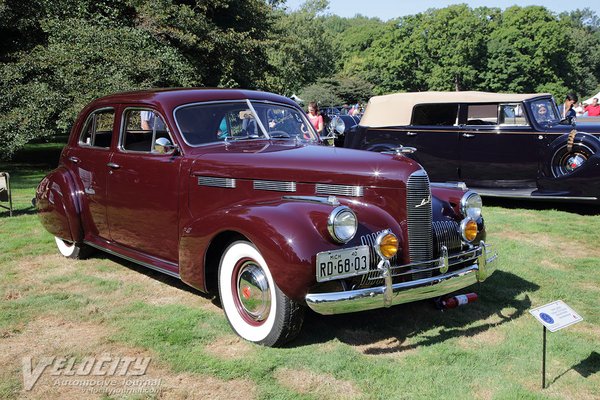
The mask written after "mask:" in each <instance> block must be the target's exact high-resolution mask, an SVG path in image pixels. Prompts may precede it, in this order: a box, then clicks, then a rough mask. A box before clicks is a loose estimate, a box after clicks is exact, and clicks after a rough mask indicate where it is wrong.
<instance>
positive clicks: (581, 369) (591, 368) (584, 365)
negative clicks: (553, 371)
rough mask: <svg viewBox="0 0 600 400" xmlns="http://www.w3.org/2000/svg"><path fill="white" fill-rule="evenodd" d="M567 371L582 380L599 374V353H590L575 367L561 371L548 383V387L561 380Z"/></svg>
mask: <svg viewBox="0 0 600 400" xmlns="http://www.w3.org/2000/svg"><path fill="white" fill-rule="evenodd" d="M569 371H575V372H577V373H578V374H579V375H581V376H582V377H584V378H587V377H589V376H591V375H594V374H596V373H598V372H600V353H598V352H596V351H592V352H591V353H590V355H589V356H588V358H586V359H585V360H582V361H580V362H579V363H578V364H576V365H573V366H572V367H571V368H569V369H567V370H565V371H563V372H562V373H561V374H560V375H558V376H557V377H556V378H554V379H553V380H552V381H551V382H550V385H552V384H553V383H555V382H556V381H557V380H559V379H560V378H562V377H563V376H564V375H566V373H567V372H569Z"/></svg>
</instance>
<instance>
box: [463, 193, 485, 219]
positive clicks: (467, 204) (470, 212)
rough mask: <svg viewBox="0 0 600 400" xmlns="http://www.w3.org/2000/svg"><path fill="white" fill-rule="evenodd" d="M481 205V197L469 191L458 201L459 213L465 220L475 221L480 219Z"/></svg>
mask: <svg viewBox="0 0 600 400" xmlns="http://www.w3.org/2000/svg"><path fill="white" fill-rule="evenodd" d="M482 205H483V203H482V201H481V196H479V195H478V194H477V193H475V192H473V191H470V190H469V191H468V192H467V193H465V194H464V195H463V197H462V199H460V212H461V213H462V215H463V216H464V217H465V218H471V219H474V220H477V219H478V218H479V217H481V207H482Z"/></svg>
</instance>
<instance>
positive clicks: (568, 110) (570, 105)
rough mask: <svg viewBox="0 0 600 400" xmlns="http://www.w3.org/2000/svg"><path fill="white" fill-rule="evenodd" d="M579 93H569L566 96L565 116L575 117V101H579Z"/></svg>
mask: <svg viewBox="0 0 600 400" xmlns="http://www.w3.org/2000/svg"><path fill="white" fill-rule="evenodd" d="M577 100H578V98H577V95H576V94H574V93H569V94H567V96H566V97H565V104H563V118H575V117H576V116H577V113H576V112H575V108H574V106H575V103H577Z"/></svg>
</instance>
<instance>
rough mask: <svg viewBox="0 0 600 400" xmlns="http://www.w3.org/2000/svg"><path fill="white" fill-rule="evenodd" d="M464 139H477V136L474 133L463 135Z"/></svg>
mask: <svg viewBox="0 0 600 400" xmlns="http://www.w3.org/2000/svg"><path fill="white" fill-rule="evenodd" d="M463 137H466V138H472V137H475V135H473V134H472V133H463Z"/></svg>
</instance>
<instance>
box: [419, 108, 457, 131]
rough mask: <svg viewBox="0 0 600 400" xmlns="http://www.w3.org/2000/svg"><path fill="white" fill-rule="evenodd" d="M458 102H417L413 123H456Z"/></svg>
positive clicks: (450, 124)
mask: <svg viewBox="0 0 600 400" xmlns="http://www.w3.org/2000/svg"><path fill="white" fill-rule="evenodd" d="M457 116H458V104H439V103H438V104H417V105H416V106H415V107H414V109H413V115H412V124H411V125H417V126H418V125H440V126H441V125H446V126H448V125H449V126H452V125H456V123H457V122H456V119H457Z"/></svg>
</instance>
